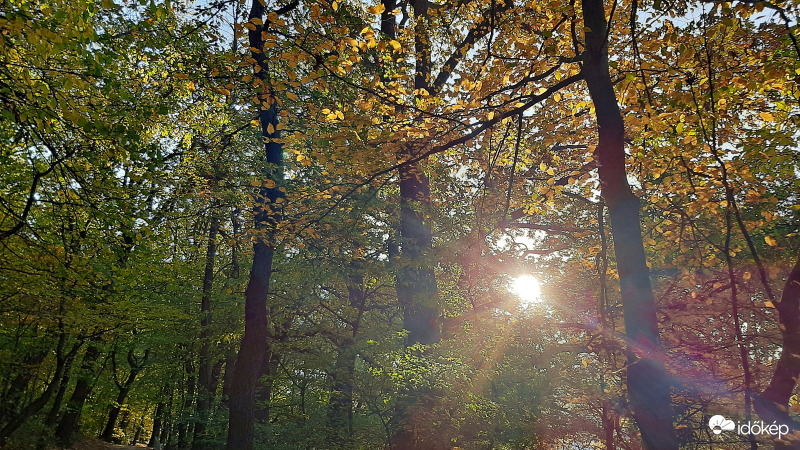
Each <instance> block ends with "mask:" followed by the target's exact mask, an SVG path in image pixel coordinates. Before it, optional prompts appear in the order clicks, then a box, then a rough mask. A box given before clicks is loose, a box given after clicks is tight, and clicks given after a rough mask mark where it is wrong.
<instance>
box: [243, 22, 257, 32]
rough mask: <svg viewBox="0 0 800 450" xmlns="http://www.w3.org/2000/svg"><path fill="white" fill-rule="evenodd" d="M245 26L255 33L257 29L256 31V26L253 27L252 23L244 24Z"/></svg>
mask: <svg viewBox="0 0 800 450" xmlns="http://www.w3.org/2000/svg"><path fill="white" fill-rule="evenodd" d="M244 26H245V28H247V29H248V30H253V31H255V29H256V26H255V25H253V24H252V23H250V22H247V23H246V24H244Z"/></svg>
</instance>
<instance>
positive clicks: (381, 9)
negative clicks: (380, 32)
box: [367, 3, 386, 14]
mask: <svg viewBox="0 0 800 450" xmlns="http://www.w3.org/2000/svg"><path fill="white" fill-rule="evenodd" d="M384 11H386V7H385V6H383V3H379V4H378V5H376V6H373V7H370V8H367V12H368V13H370V14H381V13H382V12H384Z"/></svg>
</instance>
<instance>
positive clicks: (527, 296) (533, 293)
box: [511, 275, 542, 307]
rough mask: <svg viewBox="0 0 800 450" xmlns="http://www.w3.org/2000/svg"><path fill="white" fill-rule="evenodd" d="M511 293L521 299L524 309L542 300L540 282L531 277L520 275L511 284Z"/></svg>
mask: <svg viewBox="0 0 800 450" xmlns="http://www.w3.org/2000/svg"><path fill="white" fill-rule="evenodd" d="M511 292H512V293H514V295H516V296H517V297H519V299H520V303H521V305H522V306H523V307H527V306H530V305H532V304H534V303H538V302H539V301H540V300H541V298H542V290H541V287H540V286H539V281H538V280H536V278H534V277H532V276H530V275H520V276H518V277H517V278H514V280H513V281H512V282H511Z"/></svg>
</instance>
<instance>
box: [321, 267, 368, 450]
mask: <svg viewBox="0 0 800 450" xmlns="http://www.w3.org/2000/svg"><path fill="white" fill-rule="evenodd" d="M347 294H348V297H349V299H350V306H351V307H353V308H355V309H357V310H358V317H357V318H356V319H355V320H354V321H353V322H352V324H351V333H350V336H347V337H346V338H345V339H344V340H343V342H342V344H341V348H340V349H339V354H338V355H337V357H336V363H335V364H334V367H333V373H332V374H331V378H333V383H332V385H331V399H330V404H329V405H328V418H327V428H328V441H327V442H328V444H329V445H331V446H333V447H342V448H349V447H352V443H351V442H350V439H351V438H352V436H353V383H354V374H355V367H356V349H355V339H356V336H357V335H358V332H359V329H360V328H361V317H362V315H363V313H364V309H365V303H366V298H365V293H364V277H363V276H361V275H359V274H353V275H351V276H350V279H349V282H348V285H347Z"/></svg>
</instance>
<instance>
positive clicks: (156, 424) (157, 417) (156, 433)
mask: <svg viewBox="0 0 800 450" xmlns="http://www.w3.org/2000/svg"><path fill="white" fill-rule="evenodd" d="M163 416H164V402H163V401H162V402H158V405H157V406H156V412H155V413H153V431H152V433H150V442H148V443H147V446H148V447H156V446H159V447H160V446H161V426H162V424H163Z"/></svg>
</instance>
